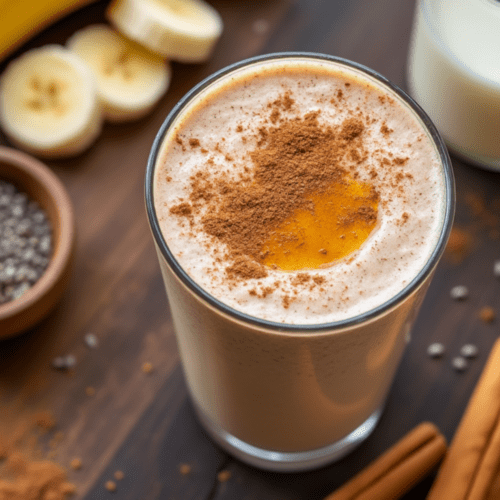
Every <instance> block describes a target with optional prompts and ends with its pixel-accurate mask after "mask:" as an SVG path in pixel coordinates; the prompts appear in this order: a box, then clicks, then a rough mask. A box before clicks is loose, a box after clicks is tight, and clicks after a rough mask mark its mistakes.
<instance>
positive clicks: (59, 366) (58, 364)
mask: <svg viewBox="0 0 500 500" xmlns="http://www.w3.org/2000/svg"><path fill="white" fill-rule="evenodd" d="M52 367H53V368H55V369H56V370H64V369H66V358H65V357H64V356H58V357H57V358H54V359H53V360H52Z"/></svg>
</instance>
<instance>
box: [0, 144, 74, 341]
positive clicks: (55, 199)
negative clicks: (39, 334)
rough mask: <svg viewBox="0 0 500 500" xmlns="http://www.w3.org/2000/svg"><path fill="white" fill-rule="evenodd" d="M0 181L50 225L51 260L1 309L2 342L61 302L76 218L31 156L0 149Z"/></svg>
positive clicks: (61, 188)
mask: <svg viewBox="0 0 500 500" xmlns="http://www.w3.org/2000/svg"><path fill="white" fill-rule="evenodd" d="M0 179H1V180H4V181H7V182H10V183H11V184H14V185H15V186H16V188H17V189H18V190H19V191H21V192H23V193H26V194H27V195H28V197H29V198H30V199H32V200H34V201H36V202H37V203H38V204H39V205H40V207H41V208H43V209H44V210H45V213H46V215H47V217H48V218H49V219H50V222H51V225H52V256H51V259H50V263H49V265H48V267H47V269H46V270H45V272H44V274H43V275H42V276H41V277H40V279H39V280H38V281H37V282H36V283H35V284H34V285H33V286H32V287H31V288H30V289H29V290H27V291H26V292H25V293H24V294H23V295H22V296H21V297H19V298H18V299H15V300H12V301H10V302H6V303H4V304H1V305H0V339H2V338H7V337H10V336H13V335H16V334H19V333H21V332H24V331H25V330H28V329H29V328H31V327H32V326H34V325H35V324H36V323H38V322H39V321H40V320H41V319H42V318H44V317H45V316H46V315H47V314H48V313H49V312H50V310H51V309H52V308H53V307H54V306H55V305H56V304H57V302H58V301H59V299H60V298H61V296H62V294H63V292H64V289H65V288H66V286H67V284H68V281H69V275H70V268H71V264H72V260H73V254H74V247H75V218H74V210H73V205H72V202H71V199H70V197H69V195H68V193H67V191H66V189H65V187H64V186H63V184H62V183H61V181H60V180H59V178H58V177H57V176H56V175H55V174H54V173H53V172H52V170H50V169H49V168H48V167H47V166H46V165H44V164H43V163H41V162H40V161H39V160H37V159H35V158H33V157H32V156H29V155H27V154H25V153H22V152H20V151H17V150H15V149H11V148H7V147H2V146H0ZM0 237H1V236H0Z"/></svg>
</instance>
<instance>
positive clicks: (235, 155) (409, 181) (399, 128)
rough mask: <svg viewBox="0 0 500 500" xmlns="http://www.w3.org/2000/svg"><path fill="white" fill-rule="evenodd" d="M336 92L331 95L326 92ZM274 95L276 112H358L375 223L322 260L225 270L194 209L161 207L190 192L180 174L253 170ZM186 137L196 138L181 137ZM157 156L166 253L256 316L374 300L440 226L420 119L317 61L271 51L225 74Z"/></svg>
mask: <svg viewBox="0 0 500 500" xmlns="http://www.w3.org/2000/svg"><path fill="white" fill-rule="evenodd" d="M346 84H347V85H346ZM339 91H341V95H342V98H341V99H339V98H335V96H338V95H339ZM285 93H288V94H289V95H290V96H291V98H292V99H293V101H294V105H293V106H292V107H291V108H290V109H289V110H287V111H284V112H283V113H282V118H284V119H286V118H287V117H288V118H293V117H296V116H299V117H303V116H304V115H305V114H306V113H308V112H311V111H313V112H314V111H319V114H318V121H319V123H321V124H328V125H332V126H340V125H341V124H342V123H343V122H344V121H345V120H346V119H348V118H349V117H352V116H353V115H359V111H360V110H361V112H362V116H363V118H362V119H363V123H364V130H363V147H364V149H365V151H366V152H367V153H368V154H367V155H366V157H365V160H364V161H362V162H359V164H358V165H356V167H355V169H356V177H357V179H358V180H359V181H361V182H367V183H370V184H371V185H373V187H374V188H375V189H376V191H377V192H378V194H379V204H378V221H377V225H376V227H375V229H374V230H373V231H372V233H371V234H370V236H369V237H368V239H367V240H366V241H365V242H364V243H363V245H362V246H361V247H360V248H359V250H357V251H356V252H354V253H353V254H351V255H350V256H348V257H347V258H344V259H342V260H340V261H337V262H335V263H333V265H330V266H329V267H325V268H319V269H314V270H307V269H305V270H301V271H296V272H295V271H292V272H289V271H287V272H285V271H281V270H279V269H271V268H268V269H267V276H265V277H263V278H259V279H255V278H254V279H245V280H236V281H235V280H231V279H228V276H227V273H226V269H225V265H224V263H223V262H222V263H221V261H220V255H222V254H224V252H225V249H224V248H223V245H222V244H221V243H220V241H218V240H217V239H215V238H214V237H212V236H210V235H208V234H207V233H206V232H204V230H203V227H202V223H201V218H202V216H203V213H199V214H196V215H195V217H194V225H193V226H191V225H190V223H189V222H188V220H187V219H186V218H185V217H181V216H178V215H173V214H172V213H171V212H170V210H171V208H172V207H175V206H178V205H179V204H180V203H182V202H185V200H188V199H189V195H190V191H191V180H190V179H191V177H192V176H193V175H194V174H196V173H197V172H200V171H201V172H206V171H207V169H214V171H216V172H217V173H218V174H220V172H226V173H227V174H226V175H227V178H228V179H237V178H238V176H240V175H241V174H242V172H243V171H244V170H245V168H246V169H247V171H248V168H250V169H251V168H252V161H251V159H250V157H249V153H250V152H251V151H253V150H255V149H256V147H257V144H256V142H257V140H256V139H255V137H256V136H258V129H259V128H260V127H265V126H269V104H270V103H272V102H274V101H276V100H279V99H282V98H283V95H284V94H285ZM241 128H243V130H244V132H243V133H242V132H241ZM387 131H389V133H388V132H387ZM179 139H181V140H179ZM191 139H194V140H195V141H196V140H197V141H199V147H186V144H189V141H190V140H191ZM180 143H182V145H181V144H180ZM158 158H159V159H158V164H157V167H156V170H155V178H154V188H153V189H154V190H153V196H154V203H155V209H156V212H157V216H158V220H159V224H160V228H161V231H162V233H163V235H164V238H165V240H166V242H167V244H168V246H169V248H170V250H171V252H172V253H173V255H174V256H175V258H176V259H177V261H178V262H179V264H180V265H181V266H182V268H183V269H184V270H185V271H186V273H187V274H188V275H189V276H190V277H191V278H192V279H193V280H194V281H195V282H196V283H197V284H198V285H200V286H201V287H202V288H204V289H205V290H206V291H207V292H208V293H209V294H211V295H212V296H213V297H215V298H216V299H218V300H219V301H221V302H223V303H225V304H226V305H227V306H229V307H231V308H233V309H236V310H238V311H240V312H243V313H245V314H248V315H250V316H253V317H256V318H261V319H264V320H269V321H273V322H280V323H287V324H295V325H296V324H309V325H311V324H323V323H329V322H334V321H339V320H344V319H347V318H352V317H355V316H358V315H360V314H362V313H366V312H368V311H370V310H372V309H374V308H376V307H377V306H380V305H382V304H384V303H385V302H387V301H388V300H389V299H391V297H393V296H394V295H396V294H397V293H398V292H400V291H401V290H402V289H404V288H405V287H406V286H407V285H408V284H409V283H410V282H411V281H412V280H413V279H414V278H415V277H416V276H417V274H418V273H419V271H420V270H421V269H422V268H423V267H424V265H425V264H426V263H427V261H428V260H429V258H430V256H431V254H432V252H433V250H434V249H435V246H436V244H437V241H438V239H439V236H440V233H441V229H442V226H443V219H444V212H445V187H444V182H445V181H444V174H443V169H442V166H441V163H440V160H439V155H438V153H437V151H436V149H435V146H434V145H433V143H432V141H431V140H430V139H429V137H428V135H427V133H426V131H425V129H424V127H423V125H422V124H421V123H420V121H419V120H418V118H417V117H416V116H415V114H414V113H413V112H412V111H411V109H410V108H409V107H408V105H407V104H405V103H404V102H403V101H401V100H400V99H399V98H398V97H397V96H396V95H391V94H389V93H388V91H387V90H385V89H384V88H382V87H381V85H380V84H378V83H376V82H375V81H372V80H368V79H367V77H366V76H364V75H363V74H362V73H360V72H357V71H356V70H354V69H351V68H348V67H345V66H341V65H338V64H336V63H331V62H328V61H311V60H308V59H301V58H294V59H291V60H290V59H282V60H277V61H267V62H261V63H257V64H254V65H250V66H247V67H245V68H242V69H239V70H236V71H235V72H233V73H230V74H229V75H227V76H225V77H224V78H222V80H219V81H217V82H215V83H214V84H212V85H211V86H209V87H208V88H206V89H205V90H204V91H203V92H201V93H199V94H198V95H197V96H196V98H195V99H194V100H193V101H191V102H190V103H189V104H188V105H187V106H186V107H185V108H184V110H183V111H182V112H181V113H180V115H179V116H178V117H177V119H176V120H175V122H174V123H173V125H172V126H171V127H170V129H169V131H168V132H167V134H166V136H165V138H164V142H163V144H162V147H161V150H160V154H159V156H158ZM209 158H210V159H211V161H210V162H208V161H207V160H208V159H209ZM353 168H354V167H353ZM373 172H376V175H374V174H373ZM276 189H277V190H279V186H276ZM304 275H306V279H303V278H304ZM298 277H299V278H301V279H298ZM266 290H267V291H266Z"/></svg>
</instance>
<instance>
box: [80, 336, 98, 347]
mask: <svg viewBox="0 0 500 500" xmlns="http://www.w3.org/2000/svg"><path fill="white" fill-rule="evenodd" d="M83 339H84V341H85V344H87V347H90V348H91V349H95V348H96V347H97V346H98V345H99V341H98V340H97V337H96V336H95V335H94V334H93V333H87V334H86V335H85V337H84V338H83Z"/></svg>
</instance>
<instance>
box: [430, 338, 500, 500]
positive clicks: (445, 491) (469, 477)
mask: <svg viewBox="0 0 500 500" xmlns="http://www.w3.org/2000/svg"><path fill="white" fill-rule="evenodd" d="M499 465H500V339H498V340H497V341H496V342H495V344H494V345H493V348H492V350H491V352H490V355H489V357H488V360H487V362H486V365H485V367H484V369H483V372H482V374H481V377H480V378H479V381H478V383H477V385H476V387H475V389H474V392H473V393H472V396H471V398H470V400H469V403H468V405H467V408H466V410H465V412H464V415H463V417H462V419H461V421H460V424H459V426H458V428H457V430H456V432H455V435H454V437H453V440H452V442H451V445H450V449H449V452H448V454H447V456H446V458H445V459H444V461H443V463H442V465H441V467H440V469H439V472H438V475H437V477H436V480H435V482H434V484H433V485H432V487H431V490H430V492H429V495H428V497H427V500H442V499H443V498H445V499H446V500H478V499H481V500H483V499H485V498H494V497H491V494H492V493H491V491H492V489H495V488H497V487H498V486H497V485H496V484H495V481H496V478H495V476H496V474H497V472H498V468H499Z"/></svg>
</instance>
